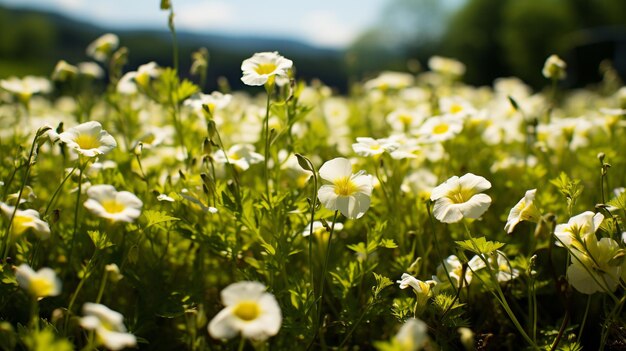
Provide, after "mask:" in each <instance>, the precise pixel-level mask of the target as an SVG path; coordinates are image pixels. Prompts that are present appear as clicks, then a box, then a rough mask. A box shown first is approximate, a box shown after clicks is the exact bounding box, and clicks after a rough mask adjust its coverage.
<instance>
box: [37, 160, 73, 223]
mask: <svg viewBox="0 0 626 351" xmlns="http://www.w3.org/2000/svg"><path fill="white" fill-rule="evenodd" d="M76 168H78V166H74V168H72V170H71V171H70V172H69V173H68V174H67V175H66V176H65V177H63V180H62V181H61V184H59V185H58V186H57V188H56V189H55V190H54V193H53V194H52V197H50V200H48V204H47V205H46V210H45V211H44V212H43V217H44V218H45V217H46V215H47V214H48V211H50V207H51V206H52V203H53V202H54V200H55V199H56V197H57V195H59V192H60V191H61V188H63V185H64V184H65V182H66V181H67V180H68V179H69V178H70V177H71V176H72V174H74V171H76Z"/></svg>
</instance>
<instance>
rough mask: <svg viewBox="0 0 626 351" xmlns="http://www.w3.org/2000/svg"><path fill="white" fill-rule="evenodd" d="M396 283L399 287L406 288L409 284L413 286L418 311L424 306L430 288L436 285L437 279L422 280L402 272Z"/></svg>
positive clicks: (429, 293) (428, 296) (429, 294)
mask: <svg viewBox="0 0 626 351" xmlns="http://www.w3.org/2000/svg"><path fill="white" fill-rule="evenodd" d="M396 283H398V284H400V289H406V288H408V287H409V286H410V287H411V288H413V292H415V296H416V300H417V301H416V302H417V305H416V308H417V309H419V311H420V312H421V311H422V310H423V308H424V307H425V306H426V303H427V302H428V299H429V298H430V296H431V295H432V292H431V291H432V288H433V287H434V286H435V285H437V281H435V280H427V281H425V282H424V281H421V280H419V279H417V278H415V277H414V276H412V275H410V274H407V273H403V274H402V277H401V280H398V281H396Z"/></svg>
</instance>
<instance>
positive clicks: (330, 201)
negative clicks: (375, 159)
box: [317, 157, 373, 218]
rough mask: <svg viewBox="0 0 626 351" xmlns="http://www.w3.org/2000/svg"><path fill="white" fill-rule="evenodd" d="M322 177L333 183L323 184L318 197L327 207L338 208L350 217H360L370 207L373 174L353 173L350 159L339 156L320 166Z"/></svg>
mask: <svg viewBox="0 0 626 351" xmlns="http://www.w3.org/2000/svg"><path fill="white" fill-rule="evenodd" d="M319 174H320V177H321V178H322V179H324V180H326V181H327V182H330V183H331V184H326V185H322V187H320V189H319V190H318V192H317V197H318V199H319V200H320V202H321V203H322V205H324V207H326V208H327V209H329V210H331V211H334V210H338V211H339V212H341V214H343V215H344V216H346V217H348V218H360V217H361V216H363V215H364V214H365V211H367V209H368V208H369V207H370V196H371V195H372V188H373V185H372V176H370V175H367V174H365V172H364V171H360V172H358V173H356V174H353V173H352V164H351V163H350V161H349V160H348V159H345V158H342V157H338V158H335V159H332V160H330V161H327V162H326V163H324V164H323V165H322V167H320V170H319Z"/></svg>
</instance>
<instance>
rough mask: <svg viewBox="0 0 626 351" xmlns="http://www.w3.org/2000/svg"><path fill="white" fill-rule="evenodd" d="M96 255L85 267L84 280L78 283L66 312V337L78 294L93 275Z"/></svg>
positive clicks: (64, 329) (64, 330)
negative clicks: (92, 269) (92, 270)
mask: <svg viewBox="0 0 626 351" xmlns="http://www.w3.org/2000/svg"><path fill="white" fill-rule="evenodd" d="M96 254H97V251H96V252H94V254H93V256H92V257H91V259H89V262H88V263H87V267H85V271H84V272H83V276H82V278H80V282H78V285H77V286H76V290H74V293H73V294H72V297H71V298H70V303H69V304H68V305H67V312H66V313H67V314H66V316H65V323H64V326H63V332H64V333H65V335H67V328H68V326H69V323H70V317H71V315H72V308H73V307H74V303H75V302H76V298H77V297H78V293H79V292H80V291H81V289H82V288H83V285H85V282H86V281H87V278H89V276H90V275H91V268H92V267H93V262H94V260H95V257H96Z"/></svg>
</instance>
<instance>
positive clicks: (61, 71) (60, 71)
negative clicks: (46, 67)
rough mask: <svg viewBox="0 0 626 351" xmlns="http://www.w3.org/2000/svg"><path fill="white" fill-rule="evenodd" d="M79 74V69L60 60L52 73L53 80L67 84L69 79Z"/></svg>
mask: <svg viewBox="0 0 626 351" xmlns="http://www.w3.org/2000/svg"><path fill="white" fill-rule="evenodd" d="M77 73H78V68H77V67H76V66H74V65H70V64H69V63H67V61H65V60H59V62H57V64H56V66H54V71H52V80H56V81H59V82H65V81H66V80H68V79H69V78H71V77H73V76H75V75H76V74H77Z"/></svg>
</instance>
